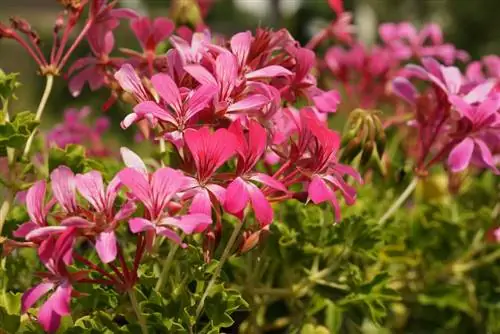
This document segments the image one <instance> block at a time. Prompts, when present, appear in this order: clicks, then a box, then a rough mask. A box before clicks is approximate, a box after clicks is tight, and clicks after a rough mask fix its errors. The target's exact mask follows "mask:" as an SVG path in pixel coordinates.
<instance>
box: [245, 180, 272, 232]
mask: <svg viewBox="0 0 500 334" xmlns="http://www.w3.org/2000/svg"><path fill="white" fill-rule="evenodd" d="M247 190H248V192H249V194H250V201H251V202H252V207H253V210H254V212H255V217H256V218H257V220H258V221H259V223H260V224H261V226H265V225H269V224H271V222H272V221H273V215H274V213H273V208H272V207H271V204H269V202H268V201H267V199H266V196H264V194H263V193H262V191H261V190H260V189H259V188H258V187H257V186H255V185H253V184H251V183H248V184H247Z"/></svg>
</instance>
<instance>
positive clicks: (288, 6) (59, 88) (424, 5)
mask: <svg viewBox="0 0 500 334" xmlns="http://www.w3.org/2000/svg"><path fill="white" fill-rule="evenodd" d="M204 1H210V0H204ZM171 2H172V1H170V0H121V1H120V2H119V3H120V5H121V6H124V7H131V8H134V9H136V10H138V11H139V12H141V13H143V14H148V15H151V16H164V15H168V14H169V11H170V8H171ZM345 7H346V8H347V10H349V11H352V12H353V13H354V17H355V23H356V26H357V30H358V34H359V36H360V39H361V40H362V41H364V42H365V43H367V44H371V43H374V42H376V39H377V26H378V24H379V23H381V22H388V21H393V22H399V21H405V20H407V21H411V22H413V23H414V24H416V25H417V26H420V25H422V24H423V23H425V22H436V23H439V24H440V25H441V26H442V27H443V30H444V33H445V37H446V39H447V40H448V41H450V42H452V43H455V44H456V46H457V47H458V48H461V49H465V50H467V51H468V52H469V53H470V54H471V56H472V58H473V59H477V58H480V57H481V56H483V55H486V54H489V53H498V52H499V51H500V43H499V41H500V20H498V18H497V16H498V12H499V11H500V1H498V0H475V1H470V0H345ZM59 10H60V7H59V5H58V4H57V2H56V1H55V0H1V1H0V20H1V21H2V22H6V21H8V18H9V17H11V16H22V17H24V18H26V19H28V20H29V21H30V22H31V23H32V25H33V27H35V28H36V29H37V30H38V32H39V33H40V35H41V38H42V42H43V41H45V45H44V46H45V49H48V48H50V44H51V34H52V25H53V22H54V19H55V17H56V15H57V13H58V11H59ZM333 15H334V14H333V13H332V12H331V10H330V9H329V7H328V5H327V1H326V0H215V1H214V4H213V6H212V8H211V10H210V12H209V14H208V16H207V18H206V23H207V24H208V25H209V26H210V27H211V28H212V29H213V30H214V31H215V32H218V33H222V34H225V35H229V34H232V33H235V32H237V31H242V30H245V29H255V28H257V27H259V26H271V27H274V28H280V27H286V28H288V29H289V30H290V32H291V33H292V35H294V36H295V37H296V38H297V39H298V40H299V41H301V42H302V43H306V42H307V41H308V39H309V38H310V37H311V35H312V34H313V33H314V32H315V31H316V30H317V29H319V27H321V26H322V25H324V24H326V23H327V22H328V21H330V20H331V19H332V18H333ZM117 35H118V36H117V43H116V44H117V45H119V46H121V47H127V48H137V47H138V43H137V41H135V39H134V38H130V37H132V36H131V33H130V31H129V29H128V27H127V26H126V23H123V24H122V26H121V27H120V28H119V29H118V30H117ZM47 51H48V50H47ZM87 52H88V48H87V45H86V44H85V43H84V44H82V45H81V46H80V48H79V50H78V52H77V53H76V54H75V55H74V58H75V59H76V58H77V57H81V56H84V55H86V54H87ZM0 68H3V69H4V70H5V71H6V72H21V76H20V80H21V82H23V84H24V89H22V90H20V91H19V94H18V95H19V100H18V101H17V104H16V105H15V106H14V108H15V111H21V110H26V109H28V110H33V109H35V107H36V104H37V102H38V99H39V95H40V94H41V91H42V89H43V88H42V85H43V81H42V78H41V77H40V76H38V75H37V74H36V68H35V65H34V64H33V62H32V61H31V59H30V58H28V56H27V55H26V54H25V53H24V50H22V49H21V48H20V47H18V46H17V45H14V43H12V41H8V40H0ZM107 94H108V93H107V92H106V91H98V92H95V93H93V92H90V91H88V90H84V92H83V93H82V95H81V96H80V97H79V98H77V99H74V98H73V97H72V96H71V95H70V94H69V92H68V89H67V87H66V85H65V81H64V80H56V85H55V91H54V92H53V95H52V96H51V98H50V100H49V106H48V108H47V112H46V116H45V118H44V121H43V124H42V126H43V127H44V128H50V127H51V125H52V124H54V123H57V122H60V121H61V120H62V115H63V111H64V109H65V108H68V107H79V106H82V105H90V106H91V107H92V109H93V110H94V116H97V115H99V114H100V107H101V106H102V104H103V102H104V101H105V100H106V99H107V97H108V95H107ZM127 110H128V107H126V108H123V106H121V105H120V104H116V105H115V106H114V107H113V108H112V109H111V110H110V111H109V112H108V114H109V116H110V118H111V119H112V122H111V124H113V126H112V129H111V131H110V132H109V134H111V136H110V137H112V142H115V144H117V143H118V141H123V140H124V139H125V138H133V134H132V133H129V132H133V131H135V130H128V131H125V132H124V131H121V130H120V129H119V127H118V124H119V120H121V119H122V117H123V114H124V113H126V112H127ZM110 144H111V145H113V143H110Z"/></svg>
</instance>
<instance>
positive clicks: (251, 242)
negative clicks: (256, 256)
mask: <svg viewBox="0 0 500 334" xmlns="http://www.w3.org/2000/svg"><path fill="white" fill-rule="evenodd" d="M268 235H269V225H268V226H265V227H263V228H262V229H261V230H259V231H257V232H253V233H252V232H250V231H246V232H245V233H243V240H242V242H241V245H240V248H239V253H240V254H244V253H246V252H248V251H250V250H252V249H254V248H255V246H257V245H258V244H259V243H261V242H263V241H264V239H265V238H266V237H267V236H268Z"/></svg>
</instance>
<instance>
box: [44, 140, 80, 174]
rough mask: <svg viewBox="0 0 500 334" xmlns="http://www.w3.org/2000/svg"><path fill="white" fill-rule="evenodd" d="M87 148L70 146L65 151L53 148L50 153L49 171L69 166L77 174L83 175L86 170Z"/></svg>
mask: <svg viewBox="0 0 500 334" xmlns="http://www.w3.org/2000/svg"><path fill="white" fill-rule="evenodd" d="M85 159H86V157H85V147H83V146H81V145H75V144H70V145H67V146H66V148H65V149H61V148H58V147H53V148H51V149H50V152H49V171H50V172H51V171H53V170H54V169H56V168H57V167H59V166H62V165H64V166H68V167H69V168H70V169H71V170H72V171H73V172H75V173H82V172H83V171H84V169H85Z"/></svg>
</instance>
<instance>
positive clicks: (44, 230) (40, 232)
mask: <svg viewBox="0 0 500 334" xmlns="http://www.w3.org/2000/svg"><path fill="white" fill-rule="evenodd" d="M66 229H67V227H66V226H46V227H40V228H37V229H35V230H33V231H31V232H30V233H28V234H27V235H26V240H33V239H37V238H46V237H47V236H49V235H51V234H59V233H62V232H64V231H65V230H66Z"/></svg>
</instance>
